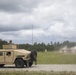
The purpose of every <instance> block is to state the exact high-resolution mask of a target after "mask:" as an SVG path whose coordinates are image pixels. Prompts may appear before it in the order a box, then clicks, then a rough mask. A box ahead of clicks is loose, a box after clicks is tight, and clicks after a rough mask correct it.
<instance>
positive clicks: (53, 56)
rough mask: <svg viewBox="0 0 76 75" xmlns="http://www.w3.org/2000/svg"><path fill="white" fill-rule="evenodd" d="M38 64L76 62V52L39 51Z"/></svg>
mask: <svg viewBox="0 0 76 75" xmlns="http://www.w3.org/2000/svg"><path fill="white" fill-rule="evenodd" d="M38 64H76V54H63V53H58V52H38Z"/></svg>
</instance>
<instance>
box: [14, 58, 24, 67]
mask: <svg viewBox="0 0 76 75" xmlns="http://www.w3.org/2000/svg"><path fill="white" fill-rule="evenodd" d="M15 66H16V67H17V68H23V67H24V61H23V60H22V59H17V60H16V61H15Z"/></svg>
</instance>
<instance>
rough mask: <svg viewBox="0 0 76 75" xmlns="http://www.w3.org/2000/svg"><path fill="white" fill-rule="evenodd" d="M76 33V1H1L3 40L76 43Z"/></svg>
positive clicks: (0, 22)
mask: <svg viewBox="0 0 76 75" xmlns="http://www.w3.org/2000/svg"><path fill="white" fill-rule="evenodd" d="M75 34H76V0H0V39H3V40H7V41H9V40H12V41H13V42H14V43H31V44H32V43H34V42H37V43H41V42H44V43H50V42H51V41H53V42H58V41H59V42H63V41H66V40H68V41H75V42H76V35H75ZM32 38H33V40H32Z"/></svg>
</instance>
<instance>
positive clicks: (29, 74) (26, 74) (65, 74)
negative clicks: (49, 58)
mask: <svg viewBox="0 0 76 75" xmlns="http://www.w3.org/2000/svg"><path fill="white" fill-rule="evenodd" d="M0 75H76V72H44V71H40V72H34V71H33V72H29V71H21V72H20V71H18V72H0Z"/></svg>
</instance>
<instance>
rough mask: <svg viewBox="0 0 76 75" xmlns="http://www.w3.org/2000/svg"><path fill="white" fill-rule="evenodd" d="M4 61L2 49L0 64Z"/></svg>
mask: <svg viewBox="0 0 76 75" xmlns="http://www.w3.org/2000/svg"><path fill="white" fill-rule="evenodd" d="M3 63H4V51H0V64H3Z"/></svg>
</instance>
